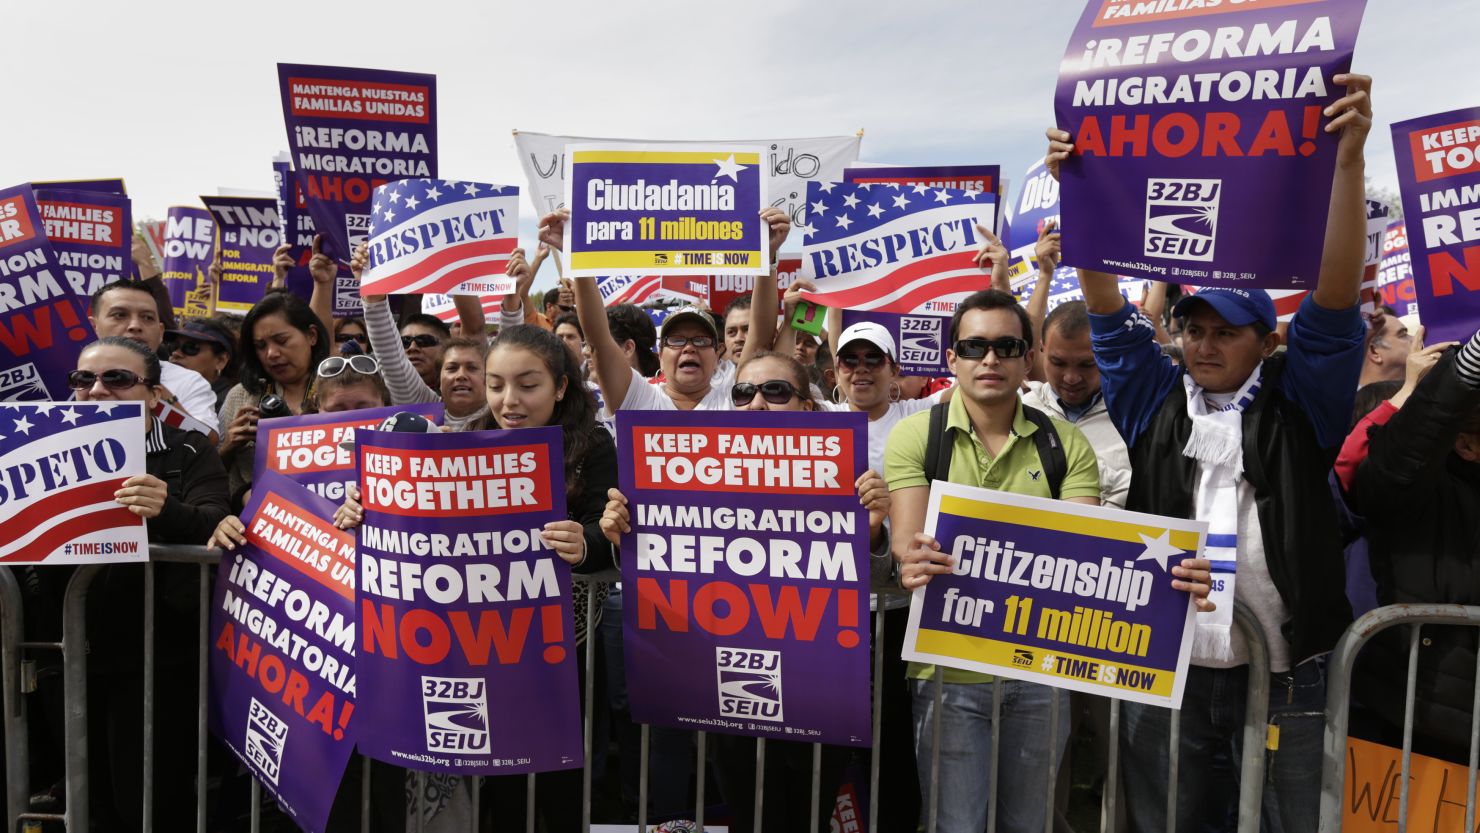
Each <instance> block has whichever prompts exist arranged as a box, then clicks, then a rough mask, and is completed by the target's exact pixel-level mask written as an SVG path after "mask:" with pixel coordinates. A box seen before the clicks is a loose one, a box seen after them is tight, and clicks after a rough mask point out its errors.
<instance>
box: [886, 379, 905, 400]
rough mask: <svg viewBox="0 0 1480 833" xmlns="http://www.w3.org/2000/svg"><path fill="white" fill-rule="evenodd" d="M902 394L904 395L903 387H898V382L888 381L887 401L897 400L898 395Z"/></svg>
mask: <svg viewBox="0 0 1480 833" xmlns="http://www.w3.org/2000/svg"><path fill="white" fill-rule="evenodd" d="M902 396H904V388H902V387H900V386H899V383H898V382H890V383H889V401H890V402H898V401H899V399H900V397H902Z"/></svg>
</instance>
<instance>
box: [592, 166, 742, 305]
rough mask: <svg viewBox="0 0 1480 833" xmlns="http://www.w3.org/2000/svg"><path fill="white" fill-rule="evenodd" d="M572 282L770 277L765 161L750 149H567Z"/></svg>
mask: <svg viewBox="0 0 1480 833" xmlns="http://www.w3.org/2000/svg"><path fill="white" fill-rule="evenodd" d="M566 156H567V158H568V159H569V160H570V174H569V177H568V179H567V180H566V184H565V188H566V195H565V203H566V205H568V206H570V220H569V221H568V222H567V223H566V224H565V251H566V252H567V254H568V255H569V257H570V266H569V269H567V273H568V274H570V275H572V276H582V275H584V276H591V277H597V276H602V275H611V274H629V275H631V274H636V275H688V274H693V273H694V272H695V271H700V272H705V273H707V274H711V275H763V274H765V273H766V272H769V271H770V270H771V247H770V244H769V242H768V240H769V234H770V232H769V229H768V228H767V226H766V224H765V223H764V222H763V221H762V220H761V218H760V213H761V209H762V208H763V207H765V206H766V205H767V203H766V177H765V176H763V175H762V169H761V153H760V151H759V150H757V149H756V148H754V147H745V146H743V145H699V144H694V145H668V144H653V145H638V144H580V145H570V146H568V147H567V148H566Z"/></svg>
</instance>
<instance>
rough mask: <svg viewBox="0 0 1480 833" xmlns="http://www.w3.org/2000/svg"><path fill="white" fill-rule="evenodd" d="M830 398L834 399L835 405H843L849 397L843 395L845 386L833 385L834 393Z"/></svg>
mask: <svg viewBox="0 0 1480 833" xmlns="http://www.w3.org/2000/svg"><path fill="white" fill-rule="evenodd" d="M828 398H830V399H832V402H833V404H834V405H841V404H843V403H844V402H845V401H846V400H847V397H845V396H843V388H842V387H841V386H839V385H833V389H832V393H831V394H830V395H829V397H828Z"/></svg>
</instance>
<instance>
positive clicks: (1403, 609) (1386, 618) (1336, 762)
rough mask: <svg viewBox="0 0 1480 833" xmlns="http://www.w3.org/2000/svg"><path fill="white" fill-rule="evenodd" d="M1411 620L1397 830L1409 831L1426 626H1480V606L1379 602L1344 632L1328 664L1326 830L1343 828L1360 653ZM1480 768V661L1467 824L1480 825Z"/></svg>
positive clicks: (1323, 803) (1323, 796)
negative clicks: (1479, 790) (1479, 820)
mask: <svg viewBox="0 0 1480 833" xmlns="http://www.w3.org/2000/svg"><path fill="white" fill-rule="evenodd" d="M1400 625H1407V626H1408V627H1409V633H1408V678H1407V690H1406V692H1405V694H1404V702H1403V752H1402V768H1401V770H1400V774H1399V780H1398V784H1399V787H1398V789H1399V794H1398V833H1406V831H1407V830H1408V792H1409V783H1408V782H1409V772H1410V765H1411V763H1412V755H1413V707H1414V703H1415V701H1416V699H1417V686H1416V683H1417V680H1418V648H1419V644H1420V638H1421V632H1422V630H1423V626H1424V625H1458V626H1468V627H1480V607H1469V606H1464V605H1440V604H1402V605H1389V606H1387V607H1379V608H1377V609H1376V610H1370V611H1368V612H1367V613H1365V614H1363V615H1362V617H1361V618H1360V619H1358V620H1357V621H1356V622H1354V623H1352V626H1351V627H1350V628H1347V631H1346V633H1344V634H1342V636H1341V639H1340V641H1338V642H1337V643H1336V648H1335V650H1334V651H1332V653H1331V660H1330V662H1329V664H1328V665H1327V666H1326V669H1327V675H1328V676H1327V687H1326V737H1325V746H1324V749H1323V757H1324V762H1325V766H1324V767H1322V772H1321V833H1340V831H1341V823H1342V794H1343V791H1344V789H1345V786H1346V742H1347V730H1348V723H1349V721H1350V719H1351V679H1352V671H1353V670H1354V669H1355V668H1356V664H1357V655H1358V654H1359V653H1360V652H1361V650H1362V648H1363V647H1364V646H1365V645H1366V644H1367V643H1368V642H1369V641H1371V639H1372V638H1373V637H1374V636H1376V635H1377V634H1379V633H1381V632H1382V631H1385V630H1387V629H1388V628H1393V627H1398V626H1400ZM1477 770H1480V663H1476V668H1475V699H1474V702H1473V703H1472V704H1471V707H1470V765H1469V782H1468V783H1469V789H1468V790H1467V791H1466V792H1465V826H1464V827H1463V828H1461V829H1463V830H1474V829H1475V781H1476V772H1477Z"/></svg>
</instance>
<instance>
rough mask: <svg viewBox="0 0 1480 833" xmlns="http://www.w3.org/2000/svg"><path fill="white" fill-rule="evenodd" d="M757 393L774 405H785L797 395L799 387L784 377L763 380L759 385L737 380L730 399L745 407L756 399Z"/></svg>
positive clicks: (737, 405)
mask: <svg viewBox="0 0 1480 833" xmlns="http://www.w3.org/2000/svg"><path fill="white" fill-rule="evenodd" d="M757 393H759V394H760V395H761V396H762V397H763V398H764V399H765V400H766V401H767V402H769V403H771V404H772V405H785V404H786V403H788V402H790V401H791V399H792V397H794V396H796V395H797V387H796V385H793V384H792V383H791V382H788V381H786V380H784V379H772V380H771V381H769V382H761V383H760V384H759V385H753V384H751V383H750V382H736V383H735V386H734V387H732V388H730V401H731V402H733V403H734V404H735V407H736V408H743V407H745V406H746V405H749V404H750V403H751V402H752V401H754V399H755V395H756V394H757Z"/></svg>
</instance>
